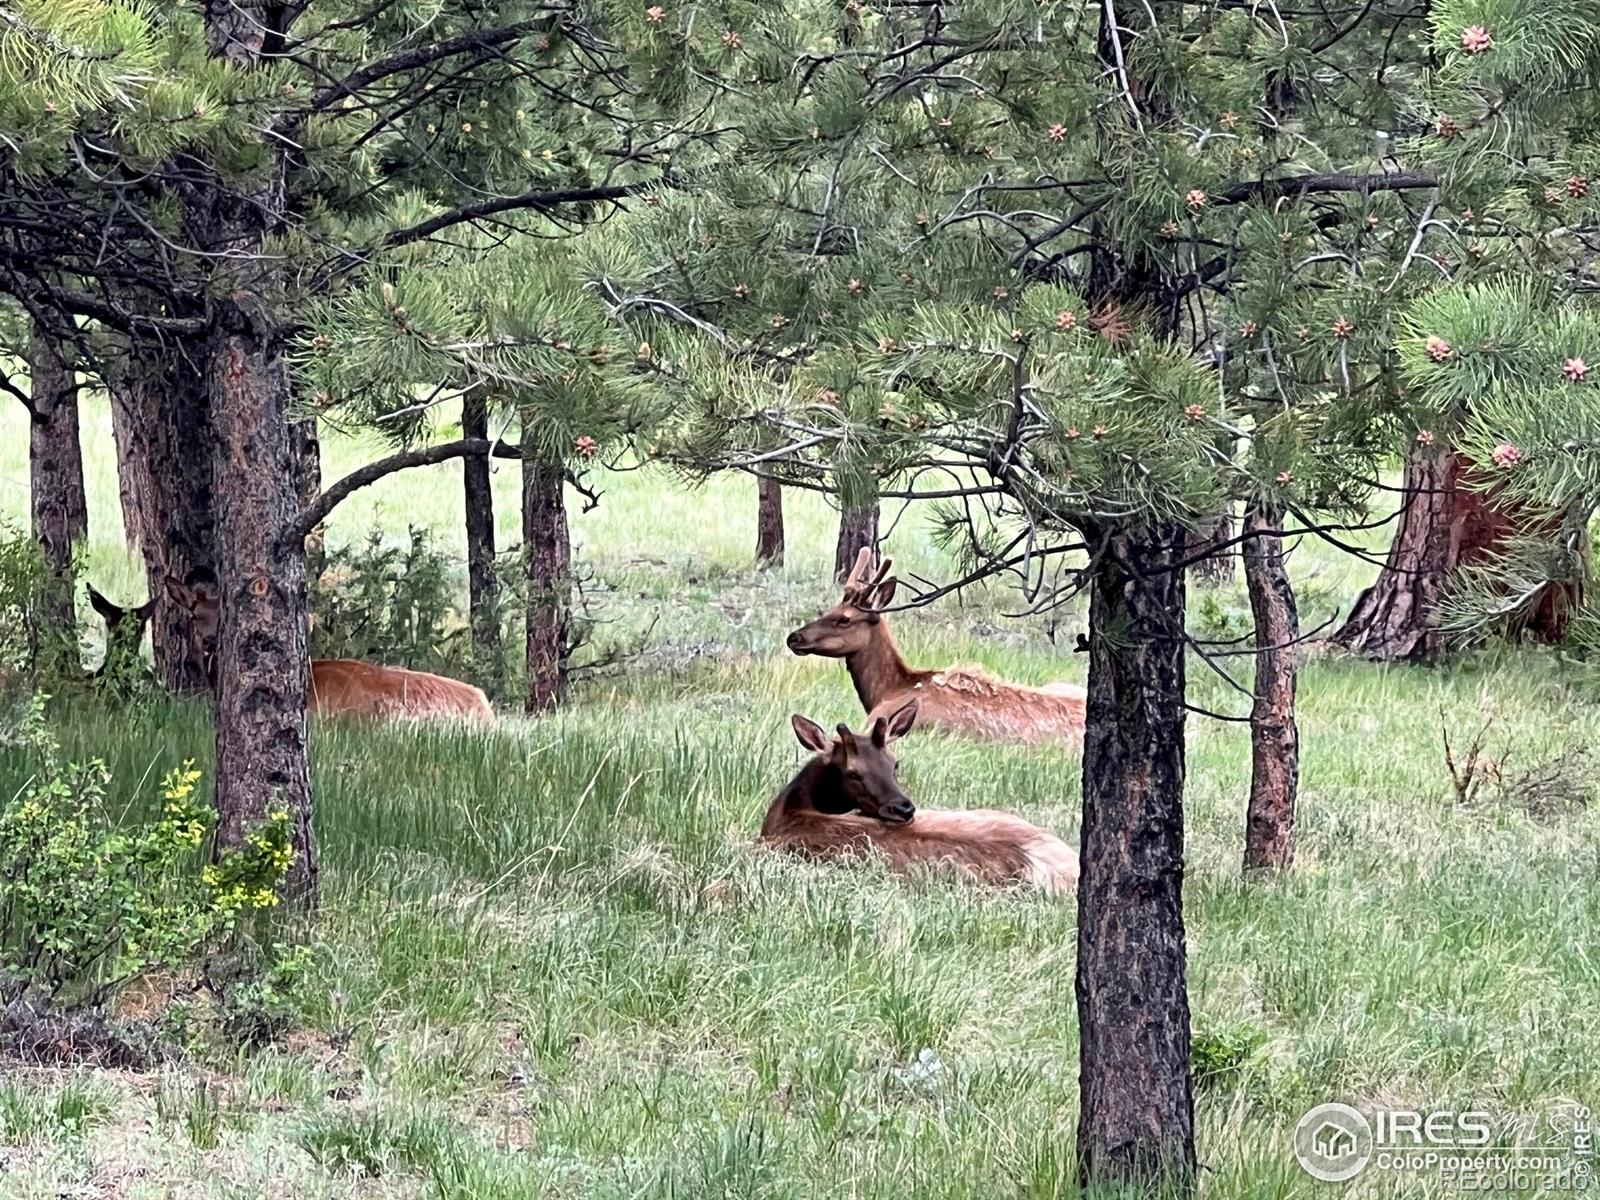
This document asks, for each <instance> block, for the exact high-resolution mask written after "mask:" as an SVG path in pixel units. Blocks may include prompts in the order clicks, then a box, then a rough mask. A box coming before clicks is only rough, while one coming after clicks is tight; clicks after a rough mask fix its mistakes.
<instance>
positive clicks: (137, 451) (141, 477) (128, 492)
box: [101, 371, 161, 552]
mask: <svg viewBox="0 0 1600 1200" xmlns="http://www.w3.org/2000/svg"><path fill="white" fill-rule="evenodd" d="M101 378H102V380H103V381H104V383H105V385H106V391H107V393H108V394H109V395H110V397H111V440H112V441H113V442H115V443H116V447H117V498H118V499H119V500H120V501H121V503H122V537H123V541H124V542H125V543H126V544H127V547H128V549H130V550H138V551H141V552H142V551H143V550H144V547H145V546H146V545H148V544H149V543H151V542H153V541H156V540H158V539H159V538H160V536H161V534H160V525H159V524H158V523H157V522H156V520H155V513H156V511H157V500H156V484H155V480H154V478H152V476H151V462H152V459H151V455H150V447H149V444H148V439H149V436H150V432H149V422H150V417H149V415H148V414H146V413H145V412H144V411H142V410H143V408H144V397H143V396H142V395H139V394H138V393H137V389H136V388H135V385H134V383H133V380H132V378H131V377H130V376H129V375H128V374H127V373H126V372H120V371H119V372H113V371H106V372H104V374H103V375H102V377H101Z"/></svg>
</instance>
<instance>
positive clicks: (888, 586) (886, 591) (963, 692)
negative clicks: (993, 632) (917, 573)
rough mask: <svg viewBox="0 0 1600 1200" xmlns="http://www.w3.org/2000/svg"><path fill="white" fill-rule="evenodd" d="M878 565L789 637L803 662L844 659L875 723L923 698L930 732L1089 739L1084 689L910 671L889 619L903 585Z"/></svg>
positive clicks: (859, 572)
mask: <svg viewBox="0 0 1600 1200" xmlns="http://www.w3.org/2000/svg"><path fill="white" fill-rule="evenodd" d="M871 559H872V552H871V551H870V550H867V549H863V550H862V551H861V553H860V554H859V555H857V556H856V565H855V568H854V569H853V570H852V571H851V572H850V576H849V578H848V579H846V580H845V585H844V598H843V599H841V600H840V601H839V603H838V604H836V605H834V606H833V607H832V608H830V609H829V610H828V611H827V612H825V613H823V614H822V615H821V616H820V617H818V618H817V619H816V620H815V621H812V622H810V623H809V624H806V625H802V626H801V627H800V628H799V629H796V630H795V631H794V632H793V633H791V634H790V635H789V649H790V650H792V651H793V652H794V653H796V654H817V655H821V656H822V657H824V658H842V659H844V665H845V666H846V667H847V668H848V669H849V671H850V679H851V682H853V683H854V684H855V685H856V695H857V696H859V697H860V698H861V704H862V707H864V708H865V709H866V710H867V716H868V717H869V718H876V717H879V716H883V715H885V714H887V713H891V712H893V711H894V710H895V709H897V708H899V707H900V706H901V705H902V704H904V703H905V702H906V701H907V700H908V699H912V698H915V699H916V700H918V701H919V702H920V704H921V712H922V724H923V725H925V726H927V727H928V728H930V729H944V730H948V731H951V732H959V733H970V734H975V735H977V736H978V737H984V738H994V739H996V740H1000V741H1018V742H1044V741H1052V740H1057V739H1066V738H1081V737H1082V736H1083V719H1084V706H1085V704H1086V702H1087V699H1088V693H1086V692H1085V691H1084V690H1083V689H1082V688H1081V687H1078V686H1077V685H1076V684H1070V683H1054V684H1049V685H1047V686H1045V687H1026V686H1024V685H1022V684H1016V683H1006V682H1004V681H1002V680H999V679H994V678H991V677H990V676H989V675H988V674H986V673H985V672H983V671H982V670H980V669H979V668H976V667H951V668H949V669H948V670H944V671H918V670H914V669H912V668H911V667H908V666H906V662H905V659H903V658H901V657H900V650H899V647H897V646H896V645H895V643H894V638H893V636H891V635H890V633H889V624H888V622H887V621H885V620H884V619H883V615H882V612H883V609H885V608H887V607H888V605H889V603H890V601H892V600H893V599H894V591H895V586H896V584H897V583H898V582H899V581H898V580H895V579H893V578H888V575H889V567H890V565H891V564H890V562H889V560H887V559H885V560H884V561H883V563H882V564H881V565H880V566H879V567H878V569H877V570H876V571H871V570H870V564H871Z"/></svg>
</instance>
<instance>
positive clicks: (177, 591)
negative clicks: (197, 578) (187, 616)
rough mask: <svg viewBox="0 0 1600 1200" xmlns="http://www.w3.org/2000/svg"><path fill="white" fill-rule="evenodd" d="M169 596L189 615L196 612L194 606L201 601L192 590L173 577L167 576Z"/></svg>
mask: <svg viewBox="0 0 1600 1200" xmlns="http://www.w3.org/2000/svg"><path fill="white" fill-rule="evenodd" d="M167 595H168V596H169V597H170V598H171V599H172V602H173V603H174V604H176V605H177V606H178V607H179V608H181V609H183V610H184V611H185V612H188V613H193V612H194V606H195V604H196V602H197V601H198V599H199V597H197V596H196V595H195V594H194V590H193V589H192V588H189V587H187V586H186V585H185V584H183V583H182V582H180V581H179V580H178V579H177V578H175V577H174V576H171V575H168V576H167Z"/></svg>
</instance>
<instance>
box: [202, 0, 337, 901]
mask: <svg viewBox="0 0 1600 1200" xmlns="http://www.w3.org/2000/svg"><path fill="white" fill-rule="evenodd" d="M293 11H294V10H292V9H289V8H283V7H273V6H266V7H260V6H254V5H248V6H247V5H240V4H220V3H209V2H208V3H207V4H206V6H205V26H206V45H207V48H208V50H209V51H210V53H211V54H212V55H213V56H214V57H217V58H220V59H224V60H226V61H227V62H228V63H229V64H231V65H232V66H233V67H234V68H235V69H238V70H241V71H242V70H248V69H251V68H255V67H258V66H259V65H260V64H261V63H262V62H263V61H267V60H270V59H271V58H272V57H273V56H274V55H277V54H281V53H282V52H283V50H284V45H285V41H286V39H287V34H288V29H287V22H289V21H292V20H293V15H292V13H293ZM277 153H278V154H280V155H281V153H282V150H281V147H280V148H277ZM255 178H256V180H257V181H258V186H257V188H256V190H255V191H254V192H253V193H252V194H250V195H248V196H238V195H237V193H236V192H235V191H234V189H233V188H232V187H231V186H230V185H227V184H225V183H223V181H221V180H220V179H219V180H216V181H214V182H213V185H212V187H211V188H210V190H209V194H205V193H202V195H203V196H204V199H203V200H201V199H200V198H198V197H197V198H196V199H195V201H194V202H193V203H192V204H191V208H190V213H189V216H190V220H191V222H192V223H193V233H194V234H195V235H196V237H197V240H198V241H199V243H200V245H201V246H202V247H203V248H204V249H206V250H208V251H210V252H211V254H212V256H213V257H212V258H211V259H210V264H211V272H212V273H211V278H210V279H209V280H208V284H209V287H208V291H209V293H210V302H209V312H208V317H209V320H208V323H207V330H206V335H205V341H204V351H203V352H204V355H205V359H204V372H203V374H204V382H205V393H206V397H207V399H208V401H209V404H210V413H211V424H212V437H211V448H212V454H211V471H212V476H213V478H214V479H215V481H216V483H217V484H218V485H219V486H218V487H217V488H216V492H215V511H216V556H217V564H216V567H217V569H216V573H217V577H218V582H219V585H220V588H221V594H222V606H221V607H222V614H221V616H222V621H221V629H220V632H219V638H218V646H217V660H218V661H217V673H216V674H217V689H216V723H217V765H216V805H217V834H218V844H219V845H221V846H229V845H238V844H240V843H241V842H242V841H243V839H244V838H245V837H246V836H247V834H248V833H249V831H250V828H251V826H252V825H253V824H255V823H256V822H259V821H260V820H261V819H262V818H263V817H265V816H266V815H267V814H269V813H271V812H273V811H274V810H280V809H281V810H284V811H286V812H287V813H288V814H289V821H290V828H291V840H292V846H293V850H294V859H293V862H292V864H291V866H290V868H289V874H288V877H287V879H286V880H285V891H286V893H287V896H286V898H287V900H288V902H289V903H290V904H291V905H293V906H294V907H296V908H299V909H301V910H302V911H310V910H311V909H313V908H315V906H316V902H317V860H316V843H315V839H314V837H313V834H312V822H311V770H310V764H309V762H308V760H307V757H306V687H307V682H308V678H309V675H310V666H311V664H310V659H309V657H308V654H307V645H306V641H307V625H306V560H305V547H304V545H303V544H302V542H301V539H299V538H296V537H292V536H290V535H289V534H290V530H291V528H292V526H293V523H294V518H295V517H296V515H297V514H298V511H299V501H300V494H301V492H302V490H303V489H304V486H305V480H306V476H307V471H306V462H307V457H306V454H305V452H304V442H303V437H302V438H301V441H300V443H299V444H298V445H297V438H296V433H295V431H294V430H292V429H291V425H290V412H289V374H288V367H287V364H286V363H285V362H284V360H283V342H284V337H285V331H286V330H287V329H288V328H289V326H290V314H289V313H288V312H286V311H285V310H284V308H283V304H284V301H283V296H284V293H285V290H286V289H285V280H284V278H283V267H282V266H281V265H280V264H281V262H282V260H281V258H280V257H279V256H277V255H275V254H272V253H269V252H268V251H267V246H266V243H267V239H268V238H269V237H270V236H271V235H272V234H273V233H275V232H276V231H277V230H278V229H279V228H280V227H281V224H282V212H283V206H284V203H285V192H286V181H285V165H284V162H283V160H282V159H281V157H280V158H278V159H276V160H275V161H270V162H268V163H264V164H262V167H261V168H260V169H259V170H258V171H257V173H256V175H255Z"/></svg>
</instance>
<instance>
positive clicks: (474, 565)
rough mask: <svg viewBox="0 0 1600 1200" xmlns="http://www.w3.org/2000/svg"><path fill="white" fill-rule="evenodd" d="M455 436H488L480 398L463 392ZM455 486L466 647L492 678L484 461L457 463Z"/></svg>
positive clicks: (490, 515)
mask: <svg viewBox="0 0 1600 1200" xmlns="http://www.w3.org/2000/svg"><path fill="white" fill-rule="evenodd" d="M461 436H462V437H469V438H485V439H487V438H488V436H489V412H488V408H487V406H486V405H485V404H484V401H483V397H482V396H480V395H478V394H477V393H476V392H469V393H468V394H467V397H466V399H464V400H463V401H462V402H461ZM461 482H462V486H463V489H464V491H465V493H466V513H467V612H468V616H469V620H470V622H471V625H472V646H473V649H474V650H475V651H476V652H477V655H478V658H479V659H480V660H481V661H482V665H483V668H484V669H485V670H488V671H492V672H494V673H495V674H496V675H498V673H499V671H500V665H501V660H502V654H503V652H502V648H501V644H500V587H499V580H498V579H497V578H496V576H495V572H494V489H493V487H492V486H491V483H490V475H489V458H488V456H487V455H484V454H469V455H467V456H465V457H464V458H463V459H462V460H461Z"/></svg>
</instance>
